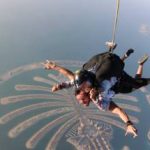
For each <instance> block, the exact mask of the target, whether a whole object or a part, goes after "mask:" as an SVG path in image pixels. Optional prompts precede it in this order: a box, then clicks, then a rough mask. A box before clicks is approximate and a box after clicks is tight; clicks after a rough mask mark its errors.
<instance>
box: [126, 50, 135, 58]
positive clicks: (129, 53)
mask: <svg viewBox="0 0 150 150" xmlns="http://www.w3.org/2000/svg"><path fill="white" fill-rule="evenodd" d="M132 53H134V49H131V48H130V49H128V50H127V52H126V53H125V56H126V57H129V56H130V55H131V54H132Z"/></svg>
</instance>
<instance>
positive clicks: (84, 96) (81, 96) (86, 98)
mask: <svg viewBox="0 0 150 150" xmlns="http://www.w3.org/2000/svg"><path fill="white" fill-rule="evenodd" d="M76 99H77V100H78V101H79V102H80V103H86V102H87V103H88V102H89V101H90V96H89V93H86V92H84V91H80V93H79V94H77V95H76Z"/></svg>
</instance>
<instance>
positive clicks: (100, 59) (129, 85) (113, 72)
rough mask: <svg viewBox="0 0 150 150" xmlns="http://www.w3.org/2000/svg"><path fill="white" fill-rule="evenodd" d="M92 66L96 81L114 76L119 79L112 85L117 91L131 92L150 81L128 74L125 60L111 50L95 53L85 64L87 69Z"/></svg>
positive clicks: (149, 79)
mask: <svg viewBox="0 0 150 150" xmlns="http://www.w3.org/2000/svg"><path fill="white" fill-rule="evenodd" d="M92 68H95V75H96V82H98V83H100V82H101V81H103V80H109V79H110V78H111V77H112V76H115V77H116V78H117V79H118V82H117V83H116V84H115V86H114V87H112V90H114V91H115V92H116V93H130V92H132V91H133V90H135V89H139V88H140V87H142V86H146V85H148V84H149V83H150V78H139V77H135V78H133V77H131V76H130V75H128V74H127V73H126V72H125V71H124V62H123V61H122V60H121V59H120V57H119V56H118V55H116V54H112V53H110V52H105V53H100V54H98V55H95V56H93V57H92V58H91V59H90V60H89V61H87V62H86V63H85V64H84V65H83V69H85V70H90V69H92Z"/></svg>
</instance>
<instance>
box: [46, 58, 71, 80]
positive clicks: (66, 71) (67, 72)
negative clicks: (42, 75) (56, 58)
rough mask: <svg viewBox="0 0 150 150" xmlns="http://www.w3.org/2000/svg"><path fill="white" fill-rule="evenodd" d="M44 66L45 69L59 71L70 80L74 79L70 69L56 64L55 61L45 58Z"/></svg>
mask: <svg viewBox="0 0 150 150" xmlns="http://www.w3.org/2000/svg"><path fill="white" fill-rule="evenodd" d="M44 67H45V69H47V70H50V69H53V70H56V71H58V72H60V73H61V74H63V75H64V76H66V77H67V78H69V79H70V80H71V81H72V80H74V73H73V72H72V71H70V70H69V69H66V68H64V67H61V66H59V65H57V64H56V63H55V62H52V61H48V60H47V61H46V63H44Z"/></svg>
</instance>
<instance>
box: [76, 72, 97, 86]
mask: <svg viewBox="0 0 150 150" xmlns="http://www.w3.org/2000/svg"><path fill="white" fill-rule="evenodd" d="M84 81H89V82H90V83H91V84H92V86H94V82H95V74H94V73H92V72H90V71H87V70H84V69H82V70H79V71H78V72H76V73H75V86H76V87H77V88H79V86H80V85H81V84H82V83H83V82H84Z"/></svg>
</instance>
